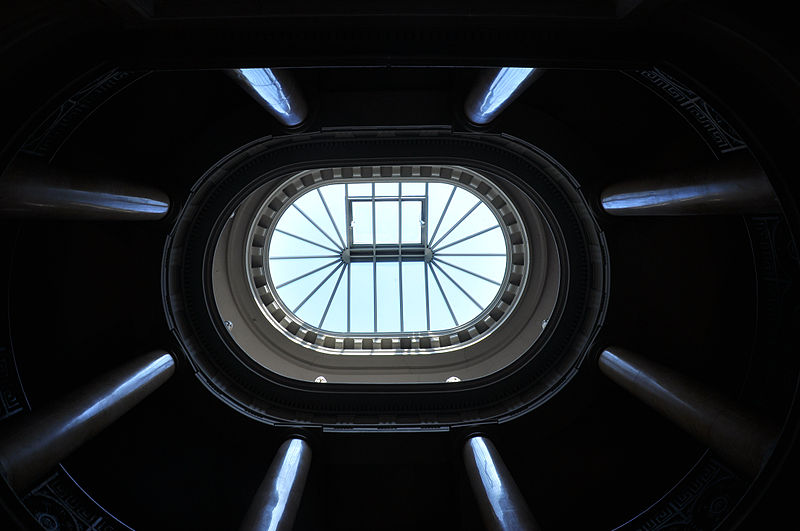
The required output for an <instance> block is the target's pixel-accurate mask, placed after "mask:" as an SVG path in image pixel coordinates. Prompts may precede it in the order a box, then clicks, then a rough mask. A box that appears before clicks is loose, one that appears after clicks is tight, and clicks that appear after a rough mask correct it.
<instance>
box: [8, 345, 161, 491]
mask: <svg viewBox="0 0 800 531" xmlns="http://www.w3.org/2000/svg"><path fill="white" fill-rule="evenodd" d="M174 371H175V361H174V360H173V358H172V356H171V355H170V354H168V353H167V352H164V351H154V352H150V353H149V354H146V355H144V356H141V357H138V358H136V359H134V360H132V361H129V362H128V363H126V364H124V365H122V366H121V367H118V368H117V369H115V370H113V371H111V372H109V373H107V374H105V375H103V376H101V377H100V378H97V379H96V380H95V381H93V382H92V383H90V384H88V385H86V386H84V387H82V388H81V389H78V390H77V391H75V392H73V393H72V394H70V395H68V396H66V397H64V398H62V399H60V400H58V401H56V402H54V403H52V404H50V405H49V406H46V407H44V408H42V409H41V410H34V411H33V412H32V413H31V414H30V415H28V416H26V417H23V418H20V419H19V420H18V421H17V423H16V424H9V425H8V426H4V431H3V434H2V435H0V472H1V473H2V474H3V475H4V476H5V477H6V479H7V480H8V482H9V484H10V485H11V486H12V487H13V488H14V490H16V491H17V492H18V493H20V494H22V493H25V492H27V491H28V490H30V489H31V488H32V487H34V486H35V485H36V483H37V482H38V481H40V480H41V479H42V477H44V475H46V474H47V473H48V472H50V471H51V470H52V469H53V468H54V467H55V466H56V465H57V464H58V462H59V461H61V460H62V459H64V458H65V457H67V456H68V455H69V454H70V453H72V452H73V451H74V450H76V449H77V448H78V447H79V446H81V445H82V444H83V443H84V442H86V441H87V440H89V439H90V438H92V437H93V436H94V435H96V434H97V433H99V432H100V431H101V430H103V429H104V428H106V427H107V426H109V425H110V424H111V423H112V422H114V421H115V420H117V419H118V418H119V417H121V416H122V415H123V414H124V413H125V412H127V411H129V410H130V409H131V408H133V406H135V405H136V404H138V403H139V402H141V401H142V399H144V398H145V397H146V396H147V395H149V394H150V393H152V392H153V391H155V390H156V389H157V388H158V387H159V386H160V385H161V384H163V383H164V382H165V381H167V379H169V377H170V376H171V375H172V373H173V372H174Z"/></svg>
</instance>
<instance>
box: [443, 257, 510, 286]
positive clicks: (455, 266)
mask: <svg viewBox="0 0 800 531" xmlns="http://www.w3.org/2000/svg"><path fill="white" fill-rule="evenodd" d="M439 261H440V262H441V263H443V264H447V265H449V266H450V267H452V268H454V269H458V270H459V271H463V272H464V273H468V274H470V275H472V276H473V277H478V278H479V279H481V280H485V281H486V282H490V283H492V284H494V285H495V286H499V285H500V283H499V282H497V281H495V280H492V279H491V278H487V277H485V276H483V275H479V274H478V273H474V272H472V271H470V270H469V269H464V268H463V267H459V266H457V265H455V264H451V263H450V262H448V261H447V260H442V259H441V258H439Z"/></svg>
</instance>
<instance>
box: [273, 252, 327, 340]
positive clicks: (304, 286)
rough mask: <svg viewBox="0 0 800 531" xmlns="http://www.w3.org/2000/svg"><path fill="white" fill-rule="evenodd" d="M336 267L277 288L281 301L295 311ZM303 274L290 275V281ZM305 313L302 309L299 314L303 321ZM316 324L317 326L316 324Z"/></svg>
mask: <svg viewBox="0 0 800 531" xmlns="http://www.w3.org/2000/svg"><path fill="white" fill-rule="evenodd" d="M335 266H336V264H332V265H330V266H328V267H325V268H324V269H322V270H320V271H317V272H315V273H310V274H308V275H306V276H304V277H302V278H300V279H298V280H296V281H295V282H292V283H291V284H286V285H285V286H281V287H280V288H277V290H278V295H280V297H281V299H282V300H283V302H284V304H286V306H287V308H288V309H289V310H291V311H294V309H295V308H296V307H297V306H298V305H299V304H300V303H301V302H303V299H305V298H306V297H307V296H308V295H309V294H310V293H311V292H312V291H314V288H316V287H317V285H318V284H319V283H320V282H322V280H323V279H324V278H325V277H326V276H328V273H330V272H331V271H332V270H333V268H334V267H335ZM302 274H303V273H302V272H295V274H294V275H288V276H291V278H290V279H288V280H291V279H292V278H295V277H298V276H300V275H302ZM273 281H274V278H273ZM280 284H281V283H278V284H276V285H280ZM303 307H305V304H304V305H303ZM303 313H304V312H303V311H302V308H301V311H300V312H299V313H298V317H300V318H301V319H303ZM314 324H315V325H316V323H314Z"/></svg>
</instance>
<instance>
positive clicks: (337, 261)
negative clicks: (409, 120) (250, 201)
mask: <svg viewBox="0 0 800 531" xmlns="http://www.w3.org/2000/svg"><path fill="white" fill-rule="evenodd" d="M267 249H268V272H269V282H270V285H271V287H272V288H274V290H275V293H276V294H277V298H278V300H279V301H280V302H281V303H282V304H283V306H284V307H285V308H286V309H287V310H288V311H289V312H291V313H292V314H294V315H295V316H296V317H297V318H298V319H299V320H301V321H302V322H303V323H305V324H306V325H307V326H309V327H312V328H315V329H318V330H320V331H324V332H329V333H337V334H353V333H354V334H392V335H398V334H403V335H404V334H412V335H413V334H420V333H431V332H437V333H439V332H442V331H446V330H451V329H455V328H458V327H460V326H464V325H469V324H471V323H472V322H474V321H475V320H476V319H479V318H480V317H481V316H482V315H483V314H485V312H486V311H487V309H488V308H490V307H491V306H492V304H493V303H495V302H496V299H497V298H498V297H499V296H500V294H501V293H500V288H501V286H502V285H503V283H504V280H505V279H506V277H507V274H508V267H507V266H508V263H509V242H508V241H507V236H506V234H505V231H503V230H502V226H501V221H500V219H499V216H498V213H497V212H495V211H494V210H493V208H492V207H491V206H490V205H489V204H487V203H486V201H485V200H484V199H482V198H481V197H479V196H478V195H477V194H476V193H474V192H472V191H470V190H468V189H467V188H465V187H462V186H458V185H456V184H452V183H447V182H435V181H433V182H431V181H424V182H423V181H393V180H391V179H381V180H376V181H372V182H363V181H362V182H352V183H334V184H323V185H322V186H319V187H317V188H314V189H312V190H309V191H306V192H305V193H303V194H301V195H299V197H297V198H296V199H294V200H291V201H289V202H288V203H287V204H286V205H285V206H284V208H283V209H282V212H281V213H280V215H279V217H278V219H277V222H276V223H275V225H274V229H273V231H272V233H271V235H270V237H269V243H268V246H267Z"/></svg>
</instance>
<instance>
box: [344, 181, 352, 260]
mask: <svg viewBox="0 0 800 531" xmlns="http://www.w3.org/2000/svg"><path fill="white" fill-rule="evenodd" d="M344 217H345V224H346V225H347V226H346V227H345V228H344V230H345V231H346V232H347V247H352V246H353V208H352V205H351V204H350V185H348V184H347V183H345V184H344Z"/></svg>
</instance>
